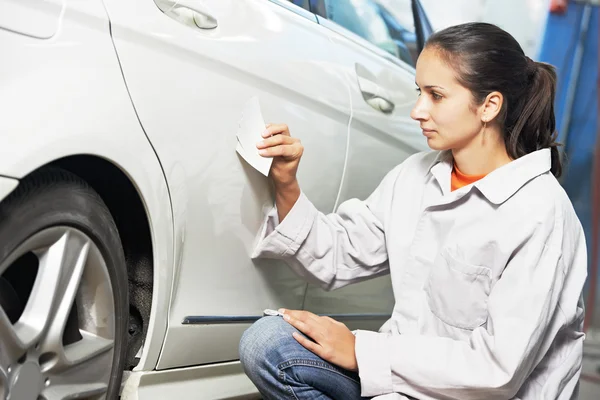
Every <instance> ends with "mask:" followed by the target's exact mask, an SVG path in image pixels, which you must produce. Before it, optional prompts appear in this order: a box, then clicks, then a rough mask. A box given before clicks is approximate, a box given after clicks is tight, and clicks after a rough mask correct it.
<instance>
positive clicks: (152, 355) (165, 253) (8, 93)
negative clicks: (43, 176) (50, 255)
mask: <svg viewBox="0 0 600 400" xmlns="http://www.w3.org/2000/svg"><path fill="white" fill-rule="evenodd" d="M0 48H1V49H2V52H3V54H9V55H11V56H10V57H5V58H3V60H2V62H1V63H0V109H1V110H2V117H1V118H0V133H1V135H2V141H3V145H2V146H0V174H1V175H4V176H7V177H12V178H15V179H21V178H23V177H25V176H27V175H28V174H29V173H30V172H32V171H34V170H36V169H37V168H39V167H42V166H44V165H46V164H48V163H50V162H52V161H55V160H58V159H61V158H63V157H67V156H71V155H90V156H95V157H99V158H103V159H105V160H108V161H109V162H111V163H113V164H114V165H115V166H117V167H118V168H120V169H121V170H122V171H123V172H124V173H125V174H126V175H127V176H128V177H129V179H130V180H131V181H132V182H133V183H134V185H135V187H136V189H137V191H138V193H139V195H140V197H141V198H142V202H143V204H144V207H145V209H146V210H145V211H146V214H147V215H148V218H149V225H150V230H151V232H150V233H151V237H152V242H153V243H152V245H153V246H152V247H153V252H154V254H153V256H154V267H155V268H154V286H153V298H152V314H151V317H150V326H149V330H148V334H147V337H146V341H145V344H144V351H143V352H142V354H141V359H140V362H139V364H138V367H137V368H139V369H147V368H150V369H151V368H154V366H155V365H156V362H157V360H158V355H159V351H160V349H161V346H162V343H163V339H164V335H165V331H166V328H167V322H166V321H167V311H168V304H169V298H170V291H171V283H172V279H173V251H172V244H173V223H172V213H171V206H170V201H169V194H168V188H167V186H166V182H165V179H164V175H163V173H162V170H161V167H160V164H159V162H158V159H157V157H156V155H155V153H154V151H153V149H152V147H151V145H150V143H149V142H148V140H147V138H146V137H145V135H144V132H143V130H142V129H141V128H140V125H139V122H138V120H137V117H136V115H135V111H134V109H133V107H132V105H131V101H130V99H129V96H128V93H127V90H126V87H125V84H124V82H123V77H122V75H121V72H120V68H119V63H118V60H117V58H116V55H115V52H114V48H113V45H112V43H111V39H110V32H109V24H108V18H107V16H106V12H105V10H104V7H103V4H102V2H101V1H99V0H80V1H70V2H69V3H67V4H66V9H65V12H64V17H63V21H62V25H61V29H60V31H59V32H57V34H56V35H54V36H53V37H52V38H51V39H49V40H38V39H35V38H32V37H29V36H25V35H19V34H16V33H13V32H10V31H7V30H0ZM132 155H134V157H132Z"/></svg>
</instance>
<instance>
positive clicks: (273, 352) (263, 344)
mask: <svg viewBox="0 0 600 400" xmlns="http://www.w3.org/2000/svg"><path fill="white" fill-rule="evenodd" d="M294 330H295V329H294V328H293V327H292V326H291V325H290V324H288V323H287V322H285V321H284V320H283V319H282V318H280V317H264V318H261V319H259V320H258V321H256V322H255V323H254V324H253V325H252V326H251V327H250V328H248V329H247V330H246V331H245V332H244V334H243V335H242V339H241V340H240V345H239V355H240V362H241V363H242V366H243V367H244V369H245V370H247V371H253V370H256V369H260V368H264V367H266V364H271V365H273V364H275V365H277V364H279V363H280V362H283V360H278V358H279V356H280V355H281V352H280V350H282V349H283V348H285V347H287V346H288V345H289V344H290V342H291V341H294V342H295V341H296V340H295V339H294V338H293V337H292V332H293V331H294Z"/></svg>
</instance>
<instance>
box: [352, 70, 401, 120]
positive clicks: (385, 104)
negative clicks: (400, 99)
mask: <svg viewBox="0 0 600 400" xmlns="http://www.w3.org/2000/svg"><path fill="white" fill-rule="evenodd" d="M358 86H360V91H361V93H362V95H363V99H364V100H365V102H366V103H367V104H368V105H370V106H371V107H373V108H374V109H375V110H377V111H380V112H382V113H384V114H391V113H392V112H394V108H395V105H394V103H393V102H392V101H391V100H390V96H389V95H388V94H387V93H386V91H385V89H383V88H382V87H381V86H379V85H378V84H376V83H375V82H373V81H372V80H370V79H367V78H364V77H362V76H360V75H359V76H358Z"/></svg>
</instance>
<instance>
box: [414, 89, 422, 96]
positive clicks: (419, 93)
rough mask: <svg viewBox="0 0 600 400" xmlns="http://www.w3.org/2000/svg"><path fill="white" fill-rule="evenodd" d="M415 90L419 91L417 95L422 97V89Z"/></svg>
mask: <svg viewBox="0 0 600 400" xmlns="http://www.w3.org/2000/svg"><path fill="white" fill-rule="evenodd" d="M415 90H416V91H417V95H418V96H420V95H421V89H419V88H416V89H415Z"/></svg>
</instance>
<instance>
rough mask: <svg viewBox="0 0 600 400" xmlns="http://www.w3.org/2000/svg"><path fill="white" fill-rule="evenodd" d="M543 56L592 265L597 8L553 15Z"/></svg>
mask: <svg viewBox="0 0 600 400" xmlns="http://www.w3.org/2000/svg"><path fill="white" fill-rule="evenodd" d="M586 29H587V32H586ZM538 58H539V61H544V62H547V63H550V64H552V65H554V66H556V68H557V74H558V86H557V98H556V103H555V107H556V108H555V111H556V126H557V129H558V130H559V139H558V140H559V141H560V142H561V143H563V144H564V145H565V147H564V149H563V150H564V156H565V157H564V160H565V164H564V166H565V169H564V170H563V178H562V179H561V182H562V184H563V187H564V188H565V190H566V191H567V193H568V195H569V197H570V199H571V201H572V202H573V205H574V207H575V211H576V212H577V215H578V216H579V219H580V220H581V223H582V225H583V229H584V231H585V236H586V241H587V248H588V255H589V259H590V262H591V255H592V248H593V247H594V246H600V243H593V241H592V226H593V224H594V223H599V221H593V220H592V184H593V182H592V178H593V174H592V171H593V162H594V149H595V147H596V140H597V124H598V115H597V111H598V95H597V85H598V7H597V6H595V7H593V6H589V5H584V4H577V3H574V2H569V4H568V7H567V12H566V13H565V14H562V15H561V14H549V16H548V20H547V23H546V30H545V33H544V39H543V44H542V47H541V50H540V54H539V57H538ZM590 269H591V264H590V265H589V266H588V270H590ZM589 281H590V280H589V278H588V283H589ZM586 286H587V285H586ZM587 291H589V287H586V293H587ZM597 291H599V292H600V288H599V289H597ZM595 309H596V311H597V312H596V313H595V314H596V315H595V317H594V324H595V325H596V326H598V325H599V324H600V313H599V311H600V305H596V307H595Z"/></svg>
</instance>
